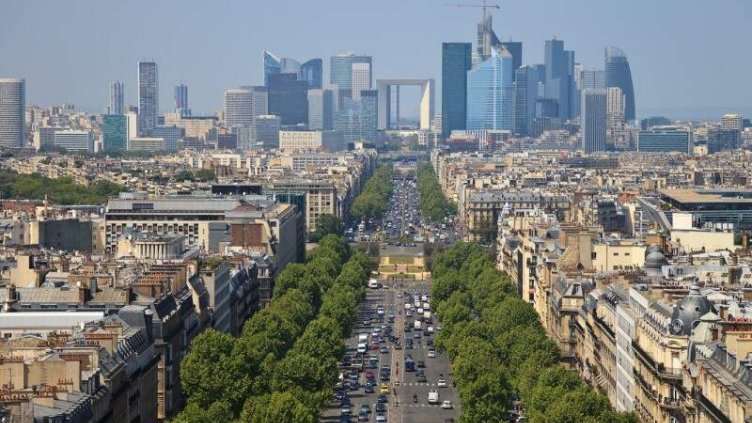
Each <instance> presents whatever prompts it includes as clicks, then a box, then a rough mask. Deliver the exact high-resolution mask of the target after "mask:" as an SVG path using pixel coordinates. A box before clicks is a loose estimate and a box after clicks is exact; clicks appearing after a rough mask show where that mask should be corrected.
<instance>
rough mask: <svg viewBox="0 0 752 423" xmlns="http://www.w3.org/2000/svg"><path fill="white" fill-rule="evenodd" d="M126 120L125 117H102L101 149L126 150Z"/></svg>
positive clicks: (113, 115) (110, 115) (112, 115)
mask: <svg viewBox="0 0 752 423" xmlns="http://www.w3.org/2000/svg"><path fill="white" fill-rule="evenodd" d="M133 136H134V137H135V134H133ZM128 138H129V136H128V118H127V117H126V116H125V115H116V114H109V115H104V116H102V149H103V150H104V151H126V150H128Z"/></svg>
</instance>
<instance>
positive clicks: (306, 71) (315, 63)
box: [298, 59, 324, 90]
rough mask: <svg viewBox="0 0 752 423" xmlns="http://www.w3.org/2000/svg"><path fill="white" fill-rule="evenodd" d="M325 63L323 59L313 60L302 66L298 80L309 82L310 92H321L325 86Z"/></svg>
mask: <svg viewBox="0 0 752 423" xmlns="http://www.w3.org/2000/svg"><path fill="white" fill-rule="evenodd" d="M323 77H324V62H323V61H322V60H321V59H311V60H309V61H307V62H305V63H303V64H302V65H301V66H300V75H298V79H300V80H301V81H306V82H308V89H309V90H319V89H321V87H322V85H323Z"/></svg>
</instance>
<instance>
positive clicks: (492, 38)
mask: <svg viewBox="0 0 752 423" xmlns="http://www.w3.org/2000/svg"><path fill="white" fill-rule="evenodd" d="M500 45H501V41H499V37H497V36H496V33H495V32H494V30H493V17H492V16H491V15H487V14H485V12H484V14H483V19H482V20H481V21H480V23H478V39H477V44H476V48H475V64H479V63H481V62H485V61H486V60H488V59H489V58H490V57H491V52H492V51H493V49H494V48H497V47H499V46H500ZM520 60H522V58H521V57H520Z"/></svg>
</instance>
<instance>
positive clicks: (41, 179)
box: [0, 169, 125, 205]
mask: <svg viewBox="0 0 752 423" xmlns="http://www.w3.org/2000/svg"><path fill="white" fill-rule="evenodd" d="M122 191H125V188H124V187H123V186H122V185H119V184H116V183H114V182H110V181H105V180H102V179H100V180H98V181H95V182H93V183H91V184H90V185H88V186H87V185H82V184H78V183H76V182H75V181H74V180H73V178H71V177H69V176H65V177H62V178H54V179H53V178H48V177H46V176H42V175H40V174H38V173H32V174H29V175H21V174H18V173H16V172H14V171H12V170H8V169H3V170H0V199H17V200H42V199H44V197H45V196H48V197H49V199H50V200H51V201H52V202H53V203H55V204H63V205H68V204H104V203H105V202H107V199H108V198H109V197H111V196H113V195H117V194H118V193H119V192H122Z"/></svg>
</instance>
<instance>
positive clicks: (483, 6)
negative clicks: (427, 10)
mask: <svg viewBox="0 0 752 423" xmlns="http://www.w3.org/2000/svg"><path fill="white" fill-rule="evenodd" d="M444 6H449V7H476V8H482V9H483V22H485V21H486V10H487V9H496V10H501V6H499V5H498V4H486V0H483V4H456V3H454V4H451V3H450V4H445V5H444Z"/></svg>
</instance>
